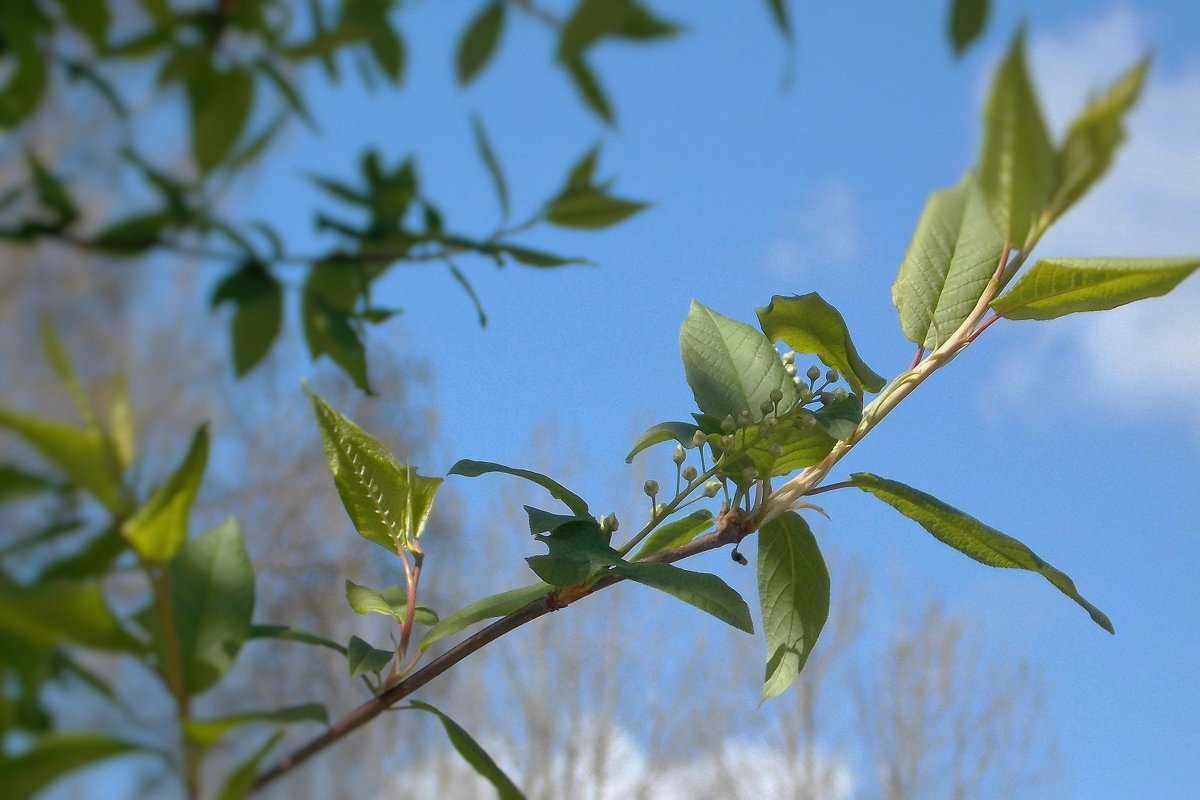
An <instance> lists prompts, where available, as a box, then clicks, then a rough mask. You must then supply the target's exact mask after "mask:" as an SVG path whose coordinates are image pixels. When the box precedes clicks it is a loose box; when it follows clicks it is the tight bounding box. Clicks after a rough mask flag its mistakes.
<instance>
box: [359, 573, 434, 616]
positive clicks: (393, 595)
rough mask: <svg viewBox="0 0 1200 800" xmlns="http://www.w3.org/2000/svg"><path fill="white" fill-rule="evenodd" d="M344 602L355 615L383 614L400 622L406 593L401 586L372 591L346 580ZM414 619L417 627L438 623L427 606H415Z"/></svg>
mask: <svg viewBox="0 0 1200 800" xmlns="http://www.w3.org/2000/svg"><path fill="white" fill-rule="evenodd" d="M346 602H347V603H349V604H350V608H352V609H353V610H354V612H355V613H356V614H383V615H384V616H388V617H392V618H393V619H395V620H396V621H397V622H401V621H402V620H403V619H404V615H405V613H406V608H407V605H408V593H407V592H406V591H405V588H404V587H403V586H402V585H397V586H389V587H387V588H386V589H372V588H370V587H367V586H360V585H358V584H357V583H355V582H354V581H351V580H347V581H346ZM414 619H415V621H416V622H417V624H418V625H434V624H436V623H437V621H438V618H437V614H435V613H434V611H433V609H431V608H429V607H428V606H417V607H416V613H415V615H414Z"/></svg>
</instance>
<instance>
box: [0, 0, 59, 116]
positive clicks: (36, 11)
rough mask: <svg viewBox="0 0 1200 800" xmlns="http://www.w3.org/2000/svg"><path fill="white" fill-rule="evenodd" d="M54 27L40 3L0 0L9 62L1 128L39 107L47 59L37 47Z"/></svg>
mask: <svg viewBox="0 0 1200 800" xmlns="http://www.w3.org/2000/svg"><path fill="white" fill-rule="evenodd" d="M51 27H52V23H51V21H50V19H49V18H48V17H47V16H46V14H45V13H44V12H43V11H42V10H41V8H40V7H39V4H37V3H11V2H6V3H0V31H3V32H4V41H3V43H4V57H5V61H6V62H7V63H6V64H5V66H6V67H7V68H6V69H5V70H4V73H3V75H4V79H5V80H4V81H3V83H2V84H0V130H2V129H4V128H13V127H16V126H17V125H19V124H20V123H21V122H23V121H24V120H25V119H26V118H27V117H28V116H29V115H30V114H32V113H33V112H34V111H35V110H37V107H38V105H39V104H40V103H41V101H42V96H43V94H44V92H45V89H46V83H47V77H48V76H47V71H48V70H47V67H48V66H49V62H48V60H47V59H46V58H45V57H44V56H43V55H42V52H41V49H40V48H39V46H38V40H39V38H40V37H41V36H42V35H43V34H44V33H45V32H46V31H48V30H50V29H51Z"/></svg>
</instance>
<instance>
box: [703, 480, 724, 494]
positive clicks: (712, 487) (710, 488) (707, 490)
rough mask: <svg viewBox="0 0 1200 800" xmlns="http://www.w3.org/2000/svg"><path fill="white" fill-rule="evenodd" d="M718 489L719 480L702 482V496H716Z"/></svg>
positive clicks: (719, 485)
mask: <svg viewBox="0 0 1200 800" xmlns="http://www.w3.org/2000/svg"><path fill="white" fill-rule="evenodd" d="M719 491H721V482H720V481H709V482H708V483H706V484H704V496H705V497H716V496H717V492H719Z"/></svg>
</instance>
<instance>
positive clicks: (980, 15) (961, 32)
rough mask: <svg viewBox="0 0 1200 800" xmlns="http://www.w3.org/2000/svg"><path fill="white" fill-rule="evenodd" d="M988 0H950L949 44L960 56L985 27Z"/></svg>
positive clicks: (955, 53) (980, 34)
mask: <svg viewBox="0 0 1200 800" xmlns="http://www.w3.org/2000/svg"><path fill="white" fill-rule="evenodd" d="M987 18H988V0H951V4H950V45H951V46H952V47H953V48H954V55H956V56H961V55H962V54H963V53H964V52H966V50H967V48H968V47H970V46H971V44H972V42H974V41H975V40H976V39H978V38H979V37H980V36H982V35H983V30H984V28H986V27H987Z"/></svg>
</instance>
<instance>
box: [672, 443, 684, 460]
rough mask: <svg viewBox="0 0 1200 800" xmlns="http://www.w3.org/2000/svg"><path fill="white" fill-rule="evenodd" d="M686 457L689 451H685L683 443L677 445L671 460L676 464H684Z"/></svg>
mask: <svg viewBox="0 0 1200 800" xmlns="http://www.w3.org/2000/svg"><path fill="white" fill-rule="evenodd" d="M685 458H687V453H685V452H683V445H681V444H677V445H675V452H674V453H672V454H671V460H672V461H674V462H675V463H676V464H682V463H683V460H684V459H685Z"/></svg>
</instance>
